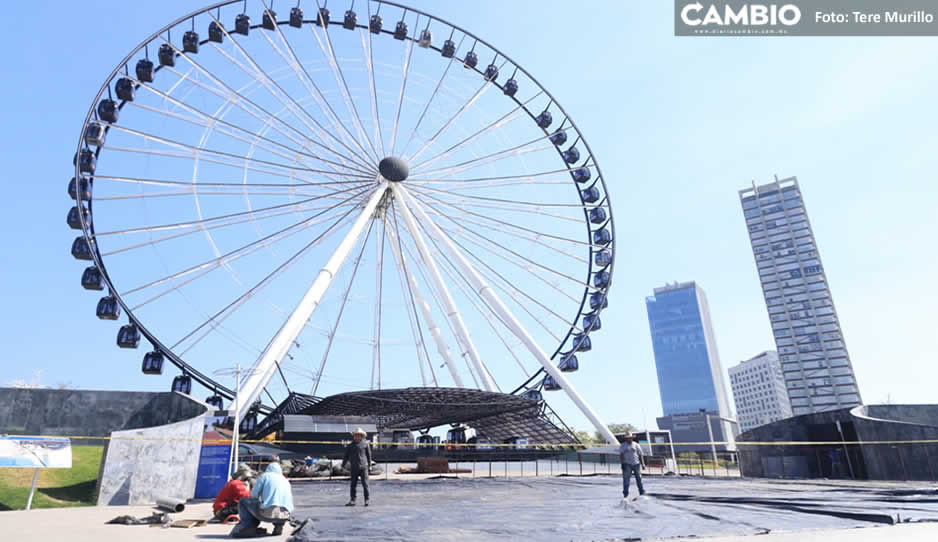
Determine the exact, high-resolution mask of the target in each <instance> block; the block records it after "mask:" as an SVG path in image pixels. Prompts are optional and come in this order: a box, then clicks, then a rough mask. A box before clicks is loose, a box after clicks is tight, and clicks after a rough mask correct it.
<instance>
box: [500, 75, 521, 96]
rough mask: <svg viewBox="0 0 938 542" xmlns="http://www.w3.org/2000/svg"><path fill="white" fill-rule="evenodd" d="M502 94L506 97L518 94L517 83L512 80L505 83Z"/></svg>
mask: <svg viewBox="0 0 938 542" xmlns="http://www.w3.org/2000/svg"><path fill="white" fill-rule="evenodd" d="M503 92H504V93H505V95H506V96H514V95H515V93H517V92H518V82H517V81H515V80H514V79H509V80H507V81H505V86H504V88H503Z"/></svg>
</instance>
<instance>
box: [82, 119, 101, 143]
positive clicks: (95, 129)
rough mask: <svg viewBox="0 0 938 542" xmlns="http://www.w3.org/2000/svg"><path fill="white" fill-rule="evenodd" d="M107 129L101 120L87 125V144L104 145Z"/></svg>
mask: <svg viewBox="0 0 938 542" xmlns="http://www.w3.org/2000/svg"><path fill="white" fill-rule="evenodd" d="M104 138H105V131H104V126H102V125H101V123H100V122H95V121H91V122H89V123H88V125H87V126H85V144H86V145H88V146H95V147H101V146H103V145H104Z"/></svg>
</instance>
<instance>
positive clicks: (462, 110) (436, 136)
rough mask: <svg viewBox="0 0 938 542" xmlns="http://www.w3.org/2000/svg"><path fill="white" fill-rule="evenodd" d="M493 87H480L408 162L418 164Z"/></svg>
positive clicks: (484, 84)
mask: <svg viewBox="0 0 938 542" xmlns="http://www.w3.org/2000/svg"><path fill="white" fill-rule="evenodd" d="M505 62H507V60H506V61H503V62H502V64H501V66H500V68H499V69H501V68H502V67H504V66H505ZM492 86H493V85H492V84H491V83H489V82H488V81H486V82H484V83H482V86H481V87H479V90H477V91H476V92H475V94H473V95H472V97H470V98H469V100H467V101H466V103H464V104H463V105H462V106H461V107H460V108H459V110H457V111H456V113H454V114H453V116H452V117H450V118H449V120H447V121H446V123H445V124H443V126H441V127H440V129H439V130H437V131H436V133H434V134H433V136H432V137H431V138H430V139H429V140H427V142H426V143H424V145H423V147H421V148H420V150H418V151H417V152H416V153H415V154H414V155H413V156H410V157H408V158H407V161H408V162H416V161H417V158H420V156H421V155H422V154H423V153H424V152H426V150H427V149H429V148H430V146H431V145H433V144H434V143H436V140H437V139H439V137H440V136H441V135H442V134H443V132H445V131H446V129H447V128H449V127H450V126H452V125H453V123H454V122H456V119H458V118H459V117H460V116H462V114H463V113H465V112H466V110H468V109H469V108H470V107H471V106H472V104H474V103H476V101H477V100H478V99H479V98H481V97H482V95H483V94H484V93H485V91H486V90H488V89H490V88H492Z"/></svg>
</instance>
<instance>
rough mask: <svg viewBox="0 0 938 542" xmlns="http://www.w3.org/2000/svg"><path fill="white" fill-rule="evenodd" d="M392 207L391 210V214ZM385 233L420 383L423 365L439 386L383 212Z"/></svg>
mask: <svg viewBox="0 0 938 542" xmlns="http://www.w3.org/2000/svg"><path fill="white" fill-rule="evenodd" d="M393 209H394V208H393V207H391V210H392V212H393ZM394 228H395V230H396V229H397V218H396V217H395V221H394ZM385 232H386V235H387V237H388V244H389V245H390V246H391V254H392V255H393V256H394V259H395V262H396V263H397V278H398V280H399V281H400V284H401V292H402V293H403V295H404V298H405V299H404V303H405V305H406V306H407V307H409V310H405V311H404V312H406V313H407V320H408V321H409V322H410V331H411V334H412V335H413V338H414V346H415V347H416V349H417V366H418V367H419V368H420V381H421V383H422V384H423V385H424V386H426V385H427V376H426V371H425V370H424V368H423V365H424V363H426V365H427V367H428V368H429V369H430V378H431V381H432V382H433V385H434V386H439V385H440V384H439V382H437V379H436V373H435V372H434V371H433V364H432V363H431V362H430V354H429V353H428V352H427V344H426V342H425V341H424V338H423V330H422V329H421V326H420V317H419V316H418V315H417V301H416V299H415V295H414V290H413V288H411V285H410V281H409V279H408V277H407V268H406V262H405V261H404V259H403V258H402V257H398V255H399V253H400V238H399V236H395V234H394V232H392V231H389V230H388V229H387V213H386V212H385Z"/></svg>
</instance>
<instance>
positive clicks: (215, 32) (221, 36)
mask: <svg viewBox="0 0 938 542" xmlns="http://www.w3.org/2000/svg"><path fill="white" fill-rule="evenodd" d="M208 41H213V42H215V43H221V42H223V41H225V31H224V30H223V29H222V27H221V25H220V24H218V23H216V22H215V21H212V22H210V23H208Z"/></svg>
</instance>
